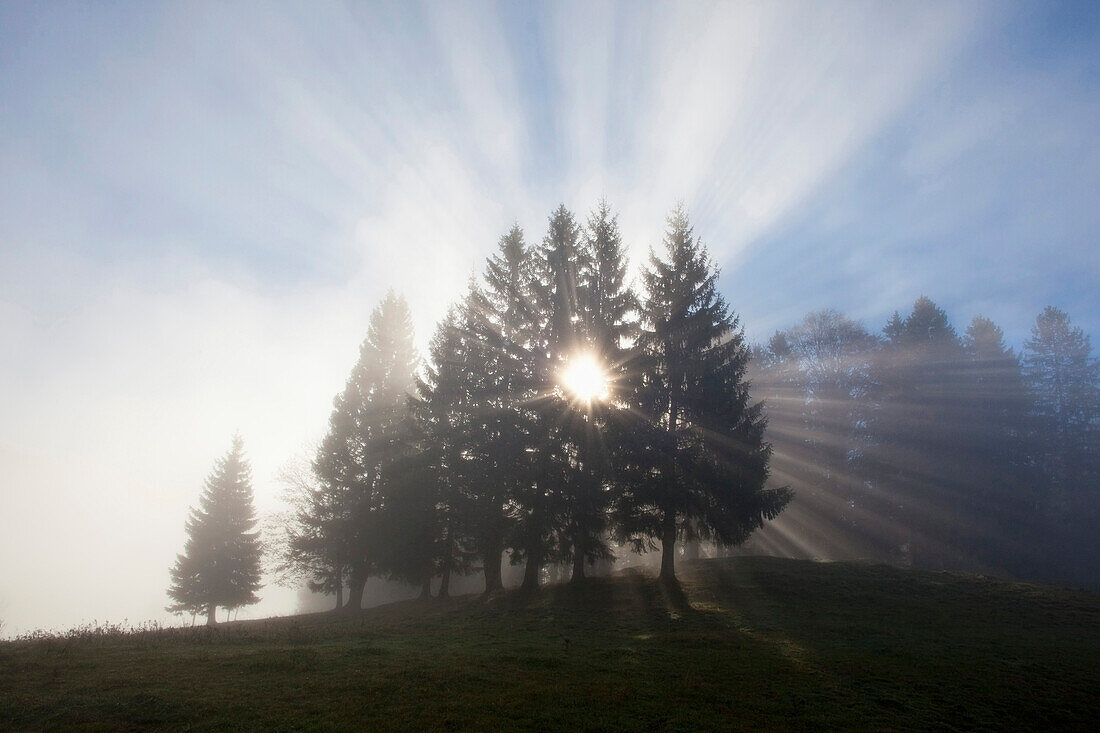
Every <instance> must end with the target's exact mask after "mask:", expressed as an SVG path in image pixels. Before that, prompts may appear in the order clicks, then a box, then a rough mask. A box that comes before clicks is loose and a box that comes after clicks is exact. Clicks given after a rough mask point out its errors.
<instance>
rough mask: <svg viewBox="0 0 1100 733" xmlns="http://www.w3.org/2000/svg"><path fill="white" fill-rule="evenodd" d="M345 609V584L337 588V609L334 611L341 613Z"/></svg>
mask: <svg viewBox="0 0 1100 733" xmlns="http://www.w3.org/2000/svg"><path fill="white" fill-rule="evenodd" d="M343 607H344V584H343V583H340V585H338V586H336V608H334V609H333V610H334V611H339V610H340V609H341V608H343Z"/></svg>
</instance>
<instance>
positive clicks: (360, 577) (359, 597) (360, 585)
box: [344, 570, 367, 613]
mask: <svg viewBox="0 0 1100 733" xmlns="http://www.w3.org/2000/svg"><path fill="white" fill-rule="evenodd" d="M366 587H367V574H366V572H364V571H362V570H353V571H352V573H351V580H350V581H349V582H348V602H347V603H346V604H345V605H344V610H345V611H347V612H348V613H355V612H356V611H359V610H360V609H362V607H363V589H364V588H366Z"/></svg>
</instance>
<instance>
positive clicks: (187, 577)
mask: <svg viewBox="0 0 1100 733" xmlns="http://www.w3.org/2000/svg"><path fill="white" fill-rule="evenodd" d="M255 527H256V512H255V509H254V508H253V505H252V469H251V467H250V466H249V463H248V460H247V459H246V458H245V456H244V443H243V441H242V440H241V438H240V436H236V437H234V438H233V446H232V448H231V449H230V450H229V452H228V453H226V455H225V456H224V457H223V458H220V459H218V461H217V463H216V464H215V466H214V470H213V472H212V473H211V474H210V476H209V477H208V478H207V479H206V485H205V487H204V489H203V492H202V495H201V497H200V498H199V506H198V508H197V509H196V508H192V509H191V512H190V515H189V516H188V518H187V523H186V528H187V543H186V544H185V545H184V551H183V554H181V555H178V556H177V557H176V563H175V565H174V566H173V567H172V570H171V579H172V585H171V587H170V588H169V589H168V596H169V597H170V598H171V599H172V600H173V601H174V603H173V604H172V605H171V606H169V607H168V610H169V611H174V612H186V611H190V612H191V613H201V612H203V611H205V612H206V622H207V624H210V625H213V624H214V623H216V621H217V619H216V617H215V613H216V611H217V609H218V607H222V608H226V609H233V608H239V607H240V606H247V605H250V604H253V603H256V602H257V601H259V598H258V597H257V596H256V591H257V590H259V588H260V555H261V548H260V539H259V532H257V531H255Z"/></svg>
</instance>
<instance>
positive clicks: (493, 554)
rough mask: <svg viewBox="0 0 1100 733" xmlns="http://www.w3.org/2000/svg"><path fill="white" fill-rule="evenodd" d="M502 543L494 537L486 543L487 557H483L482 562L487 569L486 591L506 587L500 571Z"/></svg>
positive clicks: (489, 591) (490, 591)
mask: <svg viewBox="0 0 1100 733" xmlns="http://www.w3.org/2000/svg"><path fill="white" fill-rule="evenodd" d="M500 544H501V543H500V541H499V540H498V539H497V538H493V539H492V540H491V541H489V542H486V543H485V547H486V549H485V557H483V558H482V559H481V564H482V567H483V568H484V571H485V592H486V593H492V592H493V591H497V590H501V589H502V588H503V587H504V581H503V580H502V578H501V571H500V563H501V553H500Z"/></svg>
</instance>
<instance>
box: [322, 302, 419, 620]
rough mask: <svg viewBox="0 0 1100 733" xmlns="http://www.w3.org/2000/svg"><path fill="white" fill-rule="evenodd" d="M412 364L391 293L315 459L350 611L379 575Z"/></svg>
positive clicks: (406, 331) (404, 312)
mask: <svg viewBox="0 0 1100 733" xmlns="http://www.w3.org/2000/svg"><path fill="white" fill-rule="evenodd" d="M417 362H418V358H417V354H416V348H415V346H414V345H413V329H412V316H411V314H410V313H409V307H408V305H407V304H406V303H405V299H404V298H402V297H400V296H398V295H396V294H395V293H393V292H392V291H391V292H390V293H388V294H387V295H386V297H385V298H384V299H383V300H382V302H381V303H380V304H379V305H378V307H377V308H375V310H374V312H373V313H372V314H371V318H370V326H369V329H368V331H367V337H366V339H365V340H364V341H363V344H362V346H360V349H359V361H358V362H357V363H356V365H355V368H354V369H353V370H352V373H351V376H350V377H349V378H348V382H347V385H346V387H345V388H344V391H343V392H342V393H341V394H340V395H338V396H337V397H336V399H335V401H334V408H333V412H332V416H331V418H330V420H329V432H328V434H327V435H326V436H325V438H324V439H323V440H322V442H321V447H320V449H319V450H318V453H317V457H316V459H315V460H314V471H315V472H316V474H317V477H318V479H319V480H320V481H321V482H322V483H323V484H324V485H325V486H326V487H327V488H328V490H329V491H330V492H331V494H332V496H333V502H332V503H333V504H334V514H335V516H336V517H338V519H336V520H335V521H334V522H333V526H334V529H336V531H338V532H340V533H341V535H342V541H343V543H344V546H345V547H346V548H347V558H348V565H349V591H350V593H349V597H348V602H347V605H346V608H348V610H351V611H355V610H358V609H359V608H360V606H361V604H362V598H363V589H364V587H365V586H366V583H367V578H369V577H370V576H371V575H377V574H380V573H383V572H385V571H386V568H385V561H384V558H385V557H386V556H387V552H386V547H385V545H384V540H385V536H384V532H383V530H384V526H383V524H382V521H383V520H382V512H383V511H384V507H385V496H386V492H387V490H388V487H387V485H386V481H387V479H388V478H389V475H388V474H387V473H386V470H385V469H386V467H387V466H389V465H390V464H391V463H393V462H395V461H396V460H397V459H398V458H400V457H401V456H402V455H403V454H404V451H405V450H406V447H407V444H406V442H405V440H404V435H405V434H404V431H405V430H406V428H407V422H406V421H407V417H408V409H409V408H408V400H409V395H410V394H411V393H412V391H413V388H414V374H415V371H416V367H417Z"/></svg>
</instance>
